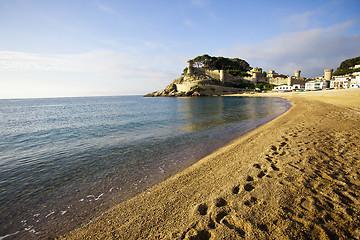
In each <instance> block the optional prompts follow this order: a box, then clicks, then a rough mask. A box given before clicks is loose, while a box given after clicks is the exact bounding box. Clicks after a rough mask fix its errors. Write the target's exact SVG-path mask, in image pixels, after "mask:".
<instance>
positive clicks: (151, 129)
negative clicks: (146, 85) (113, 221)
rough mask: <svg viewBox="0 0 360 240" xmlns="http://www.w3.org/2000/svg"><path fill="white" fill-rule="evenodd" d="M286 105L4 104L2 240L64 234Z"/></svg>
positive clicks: (171, 101) (136, 100)
mask: <svg viewBox="0 0 360 240" xmlns="http://www.w3.org/2000/svg"><path fill="white" fill-rule="evenodd" d="M289 106H290V105H289V103H288V102H287V101H285V100H283V99H279V98H236V97H212V98H143V97H140V96H122V97H89V98H56V99H19V100H0V169H1V170H0V239H18V238H25V239H38V238H54V237H56V236H59V235H62V234H65V233H66V232H68V231H70V230H71V229H73V228H74V227H78V226H80V224H83V223H87V222H89V221H90V220H91V219H93V218H94V217H96V216H99V214H101V212H103V211H104V210H106V209H108V208H109V207H111V206H113V205H115V204H117V203H119V202H121V201H124V200H126V199H128V198H130V197H131V196H134V195H135V194H136V193H139V192H142V191H143V190H144V189H146V188H149V187H151V186H153V185H154V184H156V183H158V182H160V181H162V180H164V179H166V178H167V177H169V176H170V175H172V174H174V173H176V172H178V171H180V170H182V169H184V168H186V167H188V166H189V165H191V164H193V163H195V162H196V161H198V160H199V159H201V158H202V157H204V156H206V155H208V154H209V153H211V152H213V151H214V150H216V149H218V148H219V147H221V146H224V145H225V144H227V143H229V142H230V141H231V140H233V139H234V138H236V137H238V136H240V135H242V134H244V133H245V132H247V131H249V130H251V129H253V128H255V127H257V126H259V125H261V124H263V123H265V122H267V121H269V120H271V119H273V118H275V117H277V116H279V115H280V114H282V113H284V112H285V111H286V110H287V109H288V108H289Z"/></svg>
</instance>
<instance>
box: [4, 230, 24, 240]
mask: <svg viewBox="0 0 360 240" xmlns="http://www.w3.org/2000/svg"><path fill="white" fill-rule="evenodd" d="M19 232H20V231H17V232H14V233H10V234H7V235H5V236H0V240H3V239H5V238H7V237H11V236H14V235H16V234H18V233H19Z"/></svg>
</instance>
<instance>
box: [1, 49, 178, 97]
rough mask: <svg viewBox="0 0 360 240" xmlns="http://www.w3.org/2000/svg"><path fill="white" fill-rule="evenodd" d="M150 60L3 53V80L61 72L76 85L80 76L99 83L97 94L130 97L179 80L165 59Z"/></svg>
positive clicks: (104, 54)
mask: <svg viewBox="0 0 360 240" xmlns="http://www.w3.org/2000/svg"><path fill="white" fill-rule="evenodd" d="M150 58H151V57H144V56H131V55H124V54H120V53H118V52H114V51H108V50H101V51H93V52H88V53H83V54H63V55H62V54H56V55H43V54H32V53H26V52H9V51H0V76H5V75H9V74H10V75H11V72H13V73H14V74H17V75H18V74H20V73H21V72H24V73H26V74H27V80H31V79H32V76H36V75H38V74H46V75H47V76H48V75H53V76H57V75H58V74H57V73H59V72H62V73H64V74H67V75H69V76H70V77H72V78H74V81H77V80H76V79H77V77H78V76H79V74H80V75H81V76H87V79H88V81H89V82H90V81H92V82H97V83H96V87H94V89H95V90H96V88H99V86H101V87H102V88H107V91H108V92H113V91H115V89H118V94H121V93H124V92H123V91H125V90H126V91H127V93H131V92H132V93H136V92H139V91H140V92H143V93H144V92H150V91H154V90H157V89H160V88H163V87H164V86H166V85H167V84H168V83H169V82H170V81H171V80H172V79H174V78H176V77H178V76H177V75H178V72H175V71H172V70H171V68H170V70H166V68H165V65H164V62H166V59H164V58H152V59H150ZM74 73H78V74H74ZM24 81H25V80H24ZM33 81H36V80H33ZM64 84H65V83H64ZM58 85H61V82H58ZM104 86H105V87H104ZM106 86H107V87H106ZM139 86H141V87H140V88H139ZM94 89H93V90H94ZM7 91H10V90H9V89H8V90H7Z"/></svg>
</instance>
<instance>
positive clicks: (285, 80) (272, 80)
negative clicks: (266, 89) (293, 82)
mask: <svg viewBox="0 0 360 240" xmlns="http://www.w3.org/2000/svg"><path fill="white" fill-rule="evenodd" d="M269 83H271V84H275V85H288V84H289V79H288V78H282V77H277V78H269Z"/></svg>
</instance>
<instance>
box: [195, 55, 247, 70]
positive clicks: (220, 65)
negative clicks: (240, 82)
mask: <svg viewBox="0 0 360 240" xmlns="http://www.w3.org/2000/svg"><path fill="white" fill-rule="evenodd" d="M192 61H193V63H194V66H195V67H198V68H200V67H206V68H210V69H217V70H237V71H240V72H247V71H249V70H251V67H250V65H249V63H247V62H246V61H245V60H242V59H240V58H225V57H212V56H209V55H208V54H204V55H202V56H197V57H196V58H194V59H192Z"/></svg>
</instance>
